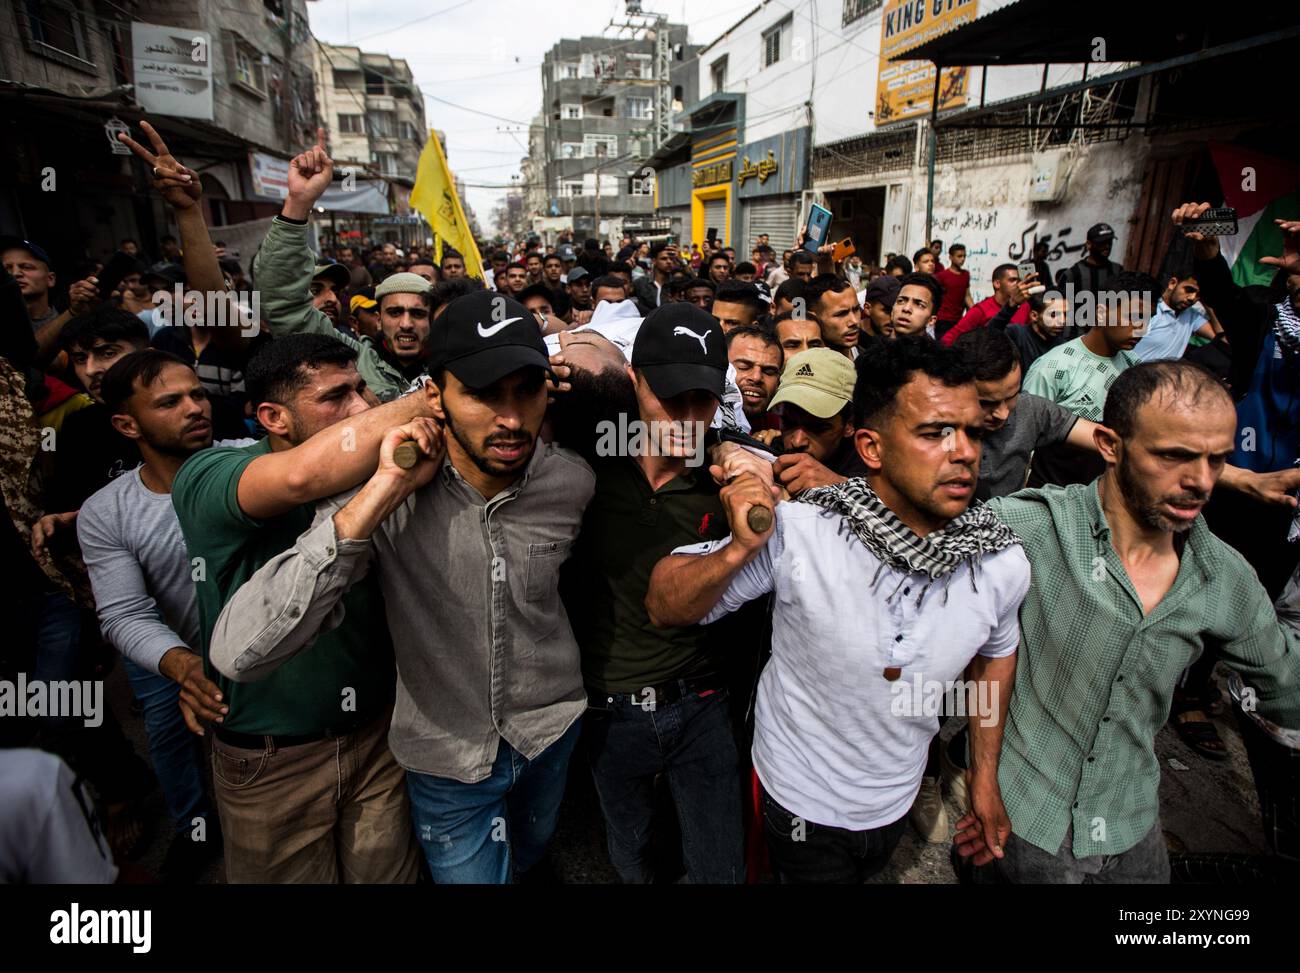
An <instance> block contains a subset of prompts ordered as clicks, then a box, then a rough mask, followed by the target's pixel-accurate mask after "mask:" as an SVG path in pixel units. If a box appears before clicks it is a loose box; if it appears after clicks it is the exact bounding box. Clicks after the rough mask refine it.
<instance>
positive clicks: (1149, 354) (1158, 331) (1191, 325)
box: [1133, 264, 1215, 361]
mask: <svg viewBox="0 0 1300 973" xmlns="http://www.w3.org/2000/svg"><path fill="white" fill-rule="evenodd" d="M1200 293H1201V287H1200V284H1199V283H1197V280H1196V275H1195V273H1193V271H1192V268H1191V265H1190V264H1189V265H1188V266H1186V267H1181V268H1179V269H1177V270H1175V271H1174V272H1173V274H1172V275H1171V276H1170V277H1169V281H1168V283H1166V284H1165V291H1164V293H1163V294H1161V295H1160V300H1159V301H1157V302H1156V312H1155V314H1153V315H1151V320H1150V321H1148V322H1147V326H1146V331H1145V332H1144V333H1143V335H1142V340H1141V341H1139V342H1138V343H1137V345H1136V346H1135V347H1134V348H1133V354H1134V356H1135V357H1137V358H1138V359H1140V360H1141V361H1159V360H1160V359H1162V358H1182V357H1183V352H1185V351H1186V350H1187V343H1188V342H1189V341H1190V340H1191V338H1192V335H1194V334H1196V335H1200V336H1201V337H1202V338H1209V339H1211V340H1212V339H1213V338H1214V334H1215V332H1214V326H1213V325H1211V324H1210V318H1209V315H1207V314H1206V313H1205V308H1203V307H1201V304H1200V301H1199V300H1198V298H1199V297H1200Z"/></svg>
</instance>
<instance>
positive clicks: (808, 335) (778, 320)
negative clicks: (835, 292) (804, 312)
mask: <svg viewBox="0 0 1300 973" xmlns="http://www.w3.org/2000/svg"><path fill="white" fill-rule="evenodd" d="M773 330H774V331H775V332H776V340H777V343H778V344H779V345H780V346H781V353H782V354H783V355H784V356H785V360H786V361H789V360H790V359H791V358H792V357H793V356H794V355H797V354H799V353H800V352H803V351H807V350H808V349H809V348H824V347H825V346H826V343H825V342H824V341H823V340H822V329H821V327H820V326H819V325H818V324H817V322H816V321H813V320H811V319H809V318H802V317H800V318H797V317H795V316H794V314H793V313H792V312H790V311H786V312H785V313H784V314H778V315H777V316H776V317H775V318H774V319H773Z"/></svg>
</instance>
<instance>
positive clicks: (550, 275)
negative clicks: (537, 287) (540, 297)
mask: <svg viewBox="0 0 1300 973" xmlns="http://www.w3.org/2000/svg"><path fill="white" fill-rule="evenodd" d="M541 282H542V283H543V284H545V285H546V287H547V288H548V289H549V290H550V292H551V307H552V308H553V309H554V311H555V314H556V315H557V316H558V317H561V318H563V317H567V316H568V313H569V306H570V301H569V289H568V287H567V286H565V282H564V261H563V260H561V259H560V255H559V254H558V253H548V254H547V255H546V256H545V258H543V260H542V281H541Z"/></svg>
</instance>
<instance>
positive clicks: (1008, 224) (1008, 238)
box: [904, 136, 1147, 300]
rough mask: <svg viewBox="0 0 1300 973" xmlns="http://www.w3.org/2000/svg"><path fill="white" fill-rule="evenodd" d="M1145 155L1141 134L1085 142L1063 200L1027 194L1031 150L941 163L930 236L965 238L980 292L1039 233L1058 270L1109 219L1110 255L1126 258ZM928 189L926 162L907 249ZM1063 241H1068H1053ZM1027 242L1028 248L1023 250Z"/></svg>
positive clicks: (915, 191)
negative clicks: (1111, 230)
mask: <svg viewBox="0 0 1300 973" xmlns="http://www.w3.org/2000/svg"><path fill="white" fill-rule="evenodd" d="M1146 155H1147V147H1146V144H1145V140H1144V139H1142V138H1140V137H1138V136H1133V137H1131V138H1129V139H1127V140H1126V141H1124V142H1105V143H1102V144H1099V145H1092V146H1085V147H1084V148H1083V149H1081V150H1080V154H1079V156H1078V157H1077V159H1076V162H1075V166H1074V169H1073V171H1072V172H1071V175H1070V180H1069V184H1068V187H1067V191H1066V193H1065V198H1064V200H1063V201H1062V202H1060V203H1034V202H1030V201H1029V198H1028V197H1029V177H1030V168H1031V163H1030V160H1029V159H1028V158H1027V157H1025V158H1022V159H1016V160H1005V159H1003V160H997V161H995V162H991V163H969V162H968V163H963V164H962V165H961V167H960V168H959V169H958V168H955V167H953V166H943V167H941V168H940V169H939V170H938V171H937V172H936V173H935V187H934V230H933V236H935V237H937V238H939V239H940V240H942V241H943V243H944V249H945V251H946V250H947V248H948V247H949V246H950V245H951V244H954V243H964V244H966V248H967V251H966V269H967V270H969V271H970V274H971V289H972V291H973V292H974V294H975V298H976V300H979V299H981V298H984V297H988V296H989V295H990V294H991V293H992V292H993V288H992V284H991V282H990V279H989V278H990V277H991V275H992V273H993V268H994V267H996V266H997V265H998V264H1001V263H1014V262H1016V260H1018V259H1025V260H1028V259H1030V256H1031V253H1032V250H1033V244H1034V239H1035V237H1040V238H1041V237H1045V236H1048V235H1049V234H1050V236H1051V239H1050V242H1051V243H1052V246H1053V250H1054V251H1055V253H1054V258H1053V259H1049V261H1048V263H1049V266H1050V267H1051V269H1052V275H1053V276H1055V275H1056V272H1057V271H1059V270H1061V269H1062V268H1064V267H1068V266H1070V265H1071V264H1073V263H1075V262H1076V261H1078V260H1080V259H1081V258H1082V256H1083V241H1084V235H1085V234H1086V233H1087V231H1088V227H1090V226H1092V225H1093V224H1094V223H1109V224H1110V225H1111V227H1112V228H1114V230H1115V244H1114V246H1113V248H1112V250H1111V259H1112V260H1115V261H1117V262H1119V263H1122V262H1123V259H1124V250H1125V248H1126V247H1127V246H1128V238H1129V223H1128V221H1129V219H1130V218H1131V216H1132V214H1133V212H1134V209H1135V207H1136V204H1137V199H1138V194H1139V192H1140V191H1141V188H1142V170H1143V166H1144V164H1145V162H1146ZM925 192H926V176H925V171H924V170H921V171H920V172H919V173H918V174H917V175H915V176H914V177H913V179H912V193H911V199H912V203H911V207H910V212H909V219H908V234H907V247H906V250H905V251H904V252H905V254H906V255H907V256H908V257H911V255H912V254H913V253H914V252H915V251H916V250H919V249H920V248H921V246H923V242H922V241H923V240H924V239H925ZM1058 241H1060V242H1062V243H1063V244H1064V247H1063V248H1061V249H1058V248H1057V247H1056V244H1057V242H1058ZM1023 250H1028V251H1030V252H1027V253H1024V254H1023V255H1021V252H1022V251H1023ZM1013 252H1014V253H1016V254H1017V256H1014V257H1013V256H1012V253H1013ZM945 262H946V261H945Z"/></svg>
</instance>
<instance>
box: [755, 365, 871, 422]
mask: <svg viewBox="0 0 1300 973" xmlns="http://www.w3.org/2000/svg"><path fill="white" fill-rule="evenodd" d="M857 377H858V374H857V370H856V369H855V368H854V367H853V362H851V361H849V359H848V358H847V357H846V356H844V355H842V354H840V353H839V352H838V351H834V350H832V349H830V348H809V349H808V350H807V351H801V352H799V354H797V355H795V356H794V357H793V358H791V359H790V360H789V361H788V362H786V363H785V370H784V371H782V372H781V383H780V385H778V386H777V389H776V395H774V396H772V401H771V402H770V403H768V406H767V407H768V409H775V408H776V407H777V406H778V405H780V404H781V403H782V402H792V403H794V404H795V405H797V406H798V407H799V408H801V409H803V410H804V412H807V413H808V414H810V415H814V416H816V417H817V418H818V419H829V418H831V417H832V416H836V415H839V414H840V412H841V411H842V410H843V409H844V407H845V406H846V405H848V404H849V403H850V402H852V401H853V383H854V382H855V381H856V380H857Z"/></svg>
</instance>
